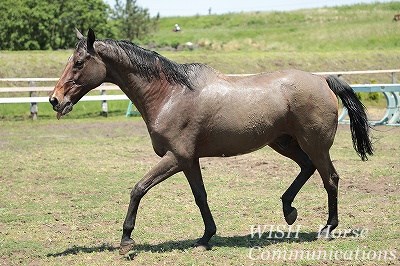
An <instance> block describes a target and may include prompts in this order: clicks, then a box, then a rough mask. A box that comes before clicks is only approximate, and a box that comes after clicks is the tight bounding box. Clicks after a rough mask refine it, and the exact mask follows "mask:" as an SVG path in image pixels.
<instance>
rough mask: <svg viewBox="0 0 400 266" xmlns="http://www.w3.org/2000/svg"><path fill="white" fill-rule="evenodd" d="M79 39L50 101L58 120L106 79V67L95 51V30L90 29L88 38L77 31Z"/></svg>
mask: <svg viewBox="0 0 400 266" xmlns="http://www.w3.org/2000/svg"><path fill="white" fill-rule="evenodd" d="M77 37H78V39H79V42H78V43H77V45H76V48H75V51H74V53H73V54H72V55H71V57H70V58H69V59H68V62H67V66H66V67H65V69H64V72H63V73H62V75H61V78H60V80H59V81H58V82H57V84H56V86H55V88H54V90H53V92H52V93H51V96H50V99H49V101H50V103H51V105H53V109H54V111H56V112H57V118H58V119H60V117H61V116H63V115H65V114H67V113H68V112H70V111H71V110H72V107H73V105H74V104H76V103H77V102H78V101H79V100H80V99H81V98H82V97H83V96H84V95H85V94H86V93H88V92H89V91H90V90H92V89H94V88H96V87H97V86H99V85H100V84H102V83H103V82H104V80H105V77H106V66H105V64H104V63H103V61H102V60H101V58H100V57H99V55H98V54H97V52H96V51H95V47H94V42H95V35H94V32H93V30H92V29H89V31H88V37H87V38H84V37H83V35H82V34H81V33H80V32H79V31H78V30H77Z"/></svg>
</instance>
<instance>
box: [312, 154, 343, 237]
mask: <svg viewBox="0 0 400 266" xmlns="http://www.w3.org/2000/svg"><path fill="white" fill-rule="evenodd" d="M310 157H311V158H312V161H313V163H314V164H315V166H316V167H317V170H318V172H319V174H320V175H321V178H322V181H323V183H324V188H325V190H326V192H327V193H328V209H329V215H328V220H327V222H326V225H325V227H324V228H322V230H321V231H320V232H319V237H326V238H327V237H329V235H330V233H331V232H332V231H333V230H334V229H335V228H336V227H337V226H338V224H339V219H338V206H337V204H338V186H339V175H338V174H337V172H336V169H335V167H334V166H333V164H332V161H331V158H330V155H329V151H323V152H320V153H319V154H314V155H310Z"/></svg>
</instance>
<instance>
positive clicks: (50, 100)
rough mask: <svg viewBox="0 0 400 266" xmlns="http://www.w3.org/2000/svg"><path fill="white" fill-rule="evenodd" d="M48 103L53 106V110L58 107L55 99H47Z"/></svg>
mask: <svg viewBox="0 0 400 266" xmlns="http://www.w3.org/2000/svg"><path fill="white" fill-rule="evenodd" d="M49 102H50V103H51V105H52V106H53V108H55V107H56V106H57V105H58V100H57V98H56V97H50V98H49Z"/></svg>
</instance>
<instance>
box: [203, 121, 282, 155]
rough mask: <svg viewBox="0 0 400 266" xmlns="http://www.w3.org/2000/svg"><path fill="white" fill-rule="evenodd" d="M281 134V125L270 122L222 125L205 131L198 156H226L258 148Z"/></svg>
mask: <svg viewBox="0 0 400 266" xmlns="http://www.w3.org/2000/svg"><path fill="white" fill-rule="evenodd" d="M281 134H282V127H281V126H280V125H279V123H277V124H272V123H263V124H260V123H248V124H246V125H241V127H235V126H231V127H230V126H229V125H226V124H225V125H224V126H223V127H222V126H221V127H217V128H214V129H213V130H212V131H209V132H206V133H205V134H204V135H202V136H201V137H200V139H199V142H198V143H199V144H198V147H197V151H198V155H199V157H214V156H217V157H220V156H222V157H224V156H226V157H228V156H235V155H239V154H245V153H249V152H252V151H255V150H258V149H260V148H262V147H264V146H265V145H268V144H269V143H271V142H272V141H274V140H275V139H276V138H277V137H278V136H280V135H281Z"/></svg>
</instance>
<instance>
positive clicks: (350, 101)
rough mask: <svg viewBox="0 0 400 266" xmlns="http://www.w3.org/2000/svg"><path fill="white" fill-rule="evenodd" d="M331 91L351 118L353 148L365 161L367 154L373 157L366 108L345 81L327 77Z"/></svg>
mask: <svg viewBox="0 0 400 266" xmlns="http://www.w3.org/2000/svg"><path fill="white" fill-rule="evenodd" d="M325 79H326V82H327V83H328V85H329V87H330V88H331V90H332V91H333V92H334V93H335V94H336V95H337V96H338V97H339V98H340V99H341V100H342V103H343V105H344V107H346V108H347V111H348V113H349V117H350V130H351V138H352V139H353V147H354V149H355V150H356V152H357V153H358V155H359V156H360V157H361V159H362V160H363V161H365V160H368V157H367V154H369V155H373V147H372V143H371V140H370V137H369V128H370V127H369V124H368V118H367V114H366V113H365V106H364V105H363V104H362V103H361V102H360V100H359V99H358V98H357V95H356V94H355V93H354V90H353V89H352V88H351V87H350V86H349V85H348V84H347V83H346V82H344V81H343V80H341V79H339V78H338V77H335V76H327V77H325Z"/></svg>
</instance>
